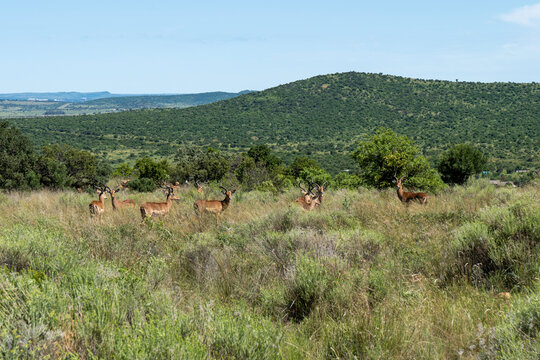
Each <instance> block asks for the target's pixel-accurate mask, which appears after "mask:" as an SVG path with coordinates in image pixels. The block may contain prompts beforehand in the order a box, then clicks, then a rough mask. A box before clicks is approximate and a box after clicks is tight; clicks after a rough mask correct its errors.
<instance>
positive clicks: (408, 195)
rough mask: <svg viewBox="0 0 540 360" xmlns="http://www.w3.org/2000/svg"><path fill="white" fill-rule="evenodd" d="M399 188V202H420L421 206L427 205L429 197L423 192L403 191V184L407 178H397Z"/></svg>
mask: <svg viewBox="0 0 540 360" xmlns="http://www.w3.org/2000/svg"><path fill="white" fill-rule="evenodd" d="M395 179H396V186H397V196H398V198H399V200H401V202H403V203H408V202H409V201H418V202H419V203H420V204H425V203H426V202H427V199H428V196H427V194H426V193H423V192H408V191H403V186H402V182H403V179H405V177H401V178H399V179H398V178H397V177H396V178H395Z"/></svg>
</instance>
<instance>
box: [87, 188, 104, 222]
mask: <svg viewBox="0 0 540 360" xmlns="http://www.w3.org/2000/svg"><path fill="white" fill-rule="evenodd" d="M96 190H97V192H98V194H99V195H98V196H99V201H96V200H94V201H92V202H91V203H90V205H89V207H90V215H93V216H95V215H101V214H102V213H103V212H104V211H105V199H106V198H107V196H106V193H107V187H106V186H104V185H102V186H101V187H99V188H96Z"/></svg>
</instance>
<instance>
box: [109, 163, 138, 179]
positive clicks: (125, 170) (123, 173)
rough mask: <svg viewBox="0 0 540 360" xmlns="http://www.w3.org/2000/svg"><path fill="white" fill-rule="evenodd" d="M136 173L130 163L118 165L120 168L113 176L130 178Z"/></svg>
mask: <svg viewBox="0 0 540 360" xmlns="http://www.w3.org/2000/svg"><path fill="white" fill-rule="evenodd" d="M134 171H135V169H133V168H132V167H131V166H130V165H129V164H128V163H123V164H120V165H118V167H117V168H116V169H114V171H113V173H112V176H114V177H121V178H128V177H130V176H131V175H133V173H134Z"/></svg>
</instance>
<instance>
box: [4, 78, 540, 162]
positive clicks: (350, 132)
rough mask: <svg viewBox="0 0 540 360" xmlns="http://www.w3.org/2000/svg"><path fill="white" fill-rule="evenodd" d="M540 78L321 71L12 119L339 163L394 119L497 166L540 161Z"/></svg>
mask: <svg viewBox="0 0 540 360" xmlns="http://www.w3.org/2000/svg"><path fill="white" fill-rule="evenodd" d="M539 95H540V85H539V84H536V83H472V82H450V81H438V80H418V79H411V78H403V77H397V76H388V75H381V74H366V73H357V72H349V73H339V74H331V75H321V76H316V77H313V78H309V79H306V80H300V81H296V82H293V83H289V84H285V85H281V86H277V87H275V88H271V89H268V90H265V91H261V92H254V93H249V94H244V95H242V96H238V97H235V98H232V99H229V100H225V101H220V102H215V103H212V104H208V105H203V106H197V107H190V108H185V109H156V110H137V111H127V112H120V113H114V114H102V115H90V116H77V117H70V116H63V117H48V118H34V119H15V120H12V122H13V123H15V124H16V125H17V126H19V127H20V128H21V130H22V131H23V132H24V133H26V134H27V135H29V136H30V137H31V138H32V140H33V141H34V142H35V143H37V144H38V145H41V144H45V143H68V144H70V145H73V146H77V147H81V148H85V149H88V150H92V151H94V152H96V153H98V154H102V155H105V156H107V157H109V158H110V159H112V160H114V161H118V162H119V161H125V160H126V159H127V158H128V156H140V155H152V156H163V157H172V156H173V155H174V153H175V151H176V149H177V147H178V146H179V145H181V144H193V145H198V146H212V147H215V148H219V149H222V150H228V151H242V150H245V149H247V148H249V147H250V146H252V145H254V144H261V143H262V144H268V145H269V146H271V147H272V149H273V150H274V151H276V152H277V153H278V155H280V156H281V157H282V158H284V159H285V160H286V161H290V160H291V159H292V158H294V156H297V155H308V156H311V157H313V158H314V159H316V160H317V161H319V162H320V163H321V164H322V165H323V166H324V167H325V168H327V169H328V170H330V171H332V172H336V171H339V170H343V169H347V168H350V167H351V166H353V164H352V161H351V160H350V158H349V153H350V151H351V150H352V149H353V148H354V146H355V145H354V144H355V142H356V141H357V140H359V139H361V138H363V137H364V136H365V135H368V134H372V133H373V132H374V131H375V130H376V129H377V128H380V127H389V128H391V129H393V130H394V131H396V132H397V133H399V134H403V135H407V136H409V137H411V138H413V139H414V140H415V141H416V142H417V144H418V145H419V146H420V147H421V148H422V149H423V152H424V154H425V155H426V156H427V157H428V158H429V159H431V160H435V159H436V158H437V156H438V154H439V153H440V152H441V151H442V150H444V149H445V148H447V147H448V146H449V145H451V144H455V143H462V142H471V143H474V144H477V145H478V146H480V147H481V148H482V149H483V150H484V151H485V152H487V153H488V154H489V155H490V156H491V158H492V159H493V160H492V165H493V167H495V168H498V169H501V168H506V169H516V168H531V167H539V166H540V96H539Z"/></svg>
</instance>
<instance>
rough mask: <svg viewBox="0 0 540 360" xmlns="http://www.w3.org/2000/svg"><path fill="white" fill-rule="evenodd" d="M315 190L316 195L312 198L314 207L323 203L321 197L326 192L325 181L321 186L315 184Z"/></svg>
mask: <svg viewBox="0 0 540 360" xmlns="http://www.w3.org/2000/svg"><path fill="white" fill-rule="evenodd" d="M315 189H316V190H317V195H315V197H314V198H313V201H315V206H319V205H321V204H322V201H323V195H324V192H325V191H326V181H325V182H323V184H322V185H319V184H317V183H315Z"/></svg>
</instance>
